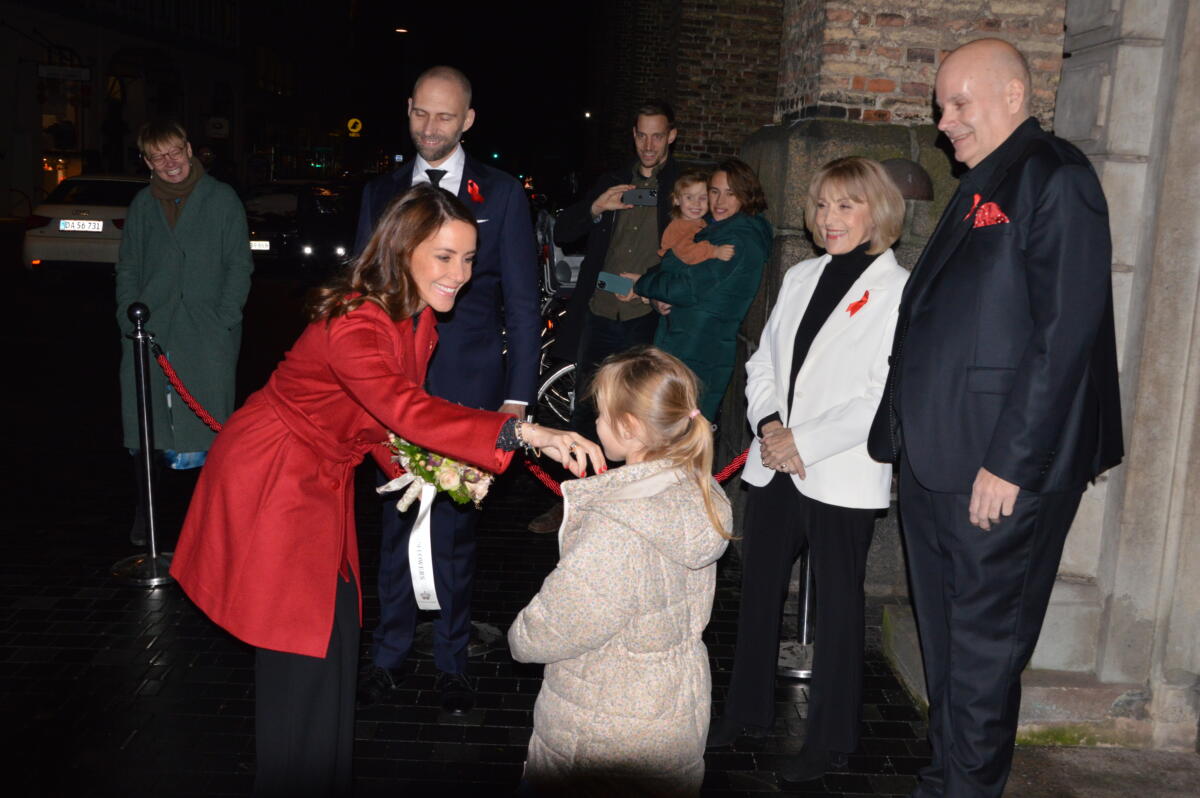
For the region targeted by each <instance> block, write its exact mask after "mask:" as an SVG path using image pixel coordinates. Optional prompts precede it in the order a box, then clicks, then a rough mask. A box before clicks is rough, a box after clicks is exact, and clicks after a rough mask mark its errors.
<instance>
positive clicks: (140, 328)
mask: <svg viewBox="0 0 1200 798" xmlns="http://www.w3.org/2000/svg"><path fill="white" fill-rule="evenodd" d="M128 313H129V320H130V321H132V322H133V332H132V333H130V334H129V335H128V336H127V337H128V338H130V339H131V340H132V341H133V383H134V388H135V390H136V393H137V413H138V447H139V451H138V462H137V468H138V469H139V470H140V472H141V479H140V480H139V488H140V489H141V490H140V492H141V496H139V497H138V498H139V500H140V501H141V502H142V507H144V508H145V510H146V542H147V544H149V551H147V552H145V553H144V554H135V555H133V556H132V557H126V558H125V559H123V560H120V561H118V562H117V563H115V564H114V565H113V567H112V573H113V576H115V577H117V578H118V579H120V580H122V581H124V582H128V583H129V584H131V585H139V586H141V587H157V586H158V585H163V584H166V583H167V582H170V581H172V580H171V575H170V574H169V573H168V571H169V570H170V568H171V553H170V552H160V551H159V550H158V539H157V534H156V532H157V530H156V528H155V516H156V512H155V507H154V481H153V472H152V470H151V466H152V465H153V463H152V458H153V457H154V441H153V437H154V436H153V430H154V428H153V427H152V426H151V417H150V339H151V338H152V337H153V336H152V334H151V333H150V332H148V331H147V330H146V322H147V321H148V320H149V319H150V309H149V308H148V307H146V306H145V305H143V304H142V303H141V302H134V303H133V304H132V305H130V306H129V311H128Z"/></svg>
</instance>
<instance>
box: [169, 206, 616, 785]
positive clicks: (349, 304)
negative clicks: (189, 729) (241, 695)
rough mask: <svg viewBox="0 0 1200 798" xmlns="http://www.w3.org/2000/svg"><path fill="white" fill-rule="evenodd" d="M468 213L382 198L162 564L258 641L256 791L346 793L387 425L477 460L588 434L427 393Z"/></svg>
mask: <svg viewBox="0 0 1200 798" xmlns="http://www.w3.org/2000/svg"><path fill="white" fill-rule="evenodd" d="M475 240H476V227H475V220H474V218H473V217H472V216H471V214H470V213H469V212H468V211H467V209H466V208H464V207H463V206H462V205H461V203H459V202H458V200H457V199H455V198H454V197H452V196H451V195H450V194H448V193H446V192H444V191H441V190H440V189H435V188H432V187H431V186H429V185H427V184H424V185H420V186H416V187H414V188H413V189H412V190H410V191H409V192H407V193H406V194H404V195H403V196H402V197H400V198H399V199H398V200H396V202H394V203H393V204H392V206H391V207H389V208H388V210H387V211H386V212H385V213H384V215H383V217H382V218H381V219H380V221H379V225H378V226H377V228H376V230H375V233H374V235H372V237H371V240H370V241H369V242H368V244H367V246H366V248H365V249H364V251H363V253H362V255H360V256H359V258H358V259H357V260H356V261H355V263H354V264H353V266H352V267H351V268H350V269H349V270H348V272H347V273H346V274H345V275H343V276H341V277H340V278H338V279H337V280H335V281H334V282H333V283H331V284H330V285H329V286H327V287H325V288H322V289H320V290H319V291H318V292H317V293H316V294H315V296H314V298H313V300H312V301H311V303H310V307H309V316H310V319H311V322H312V323H311V324H309V326H308V328H307V329H306V330H305V331H304V333H303V334H301V336H300V338H299V339H298V340H297V341H296V344H295V346H294V347H293V348H292V350H291V351H290V352H288V353H287V355H286V357H285V358H284V361H283V362H282V363H281V364H280V365H279V367H278V368H277V369H276V370H275V373H274V374H272V375H271V378H270V380H269V381H268V382H267V384H266V386H265V387H264V388H263V389H262V390H260V391H258V392H257V393H255V394H254V395H253V396H251V397H250V398H249V399H248V400H247V402H246V404H245V406H244V407H242V408H241V409H240V410H238V411H237V412H236V413H234V414H233V416H231V417H230V419H229V422H228V423H227V424H226V425H225V428H224V430H223V431H222V432H221V434H220V435H218V436H217V439H216V441H215V442H214V444H213V447H212V449H211V451H210V452H209V456H208V461H207V463H206V465H205V467H204V470H203V472H202V473H201V476H200V481H199V483H198V484H197V486H196V493H195V495H194V497H193V499H192V503H191V506H190V508H189V510H188V517H187V520H186V521H185V523H184V527H183V531H182V533H181V534H180V538H179V544H178V546H177V547H176V552H175V558H174V563H173V565H172V567H171V574H172V575H173V576H174V577H175V578H176V579H177V580H178V581H179V584H180V585H181V586H182V587H183V589H184V590H185V591H186V592H187V594H188V596H190V597H191V599H192V600H193V601H194V602H195V603H196V605H197V606H198V607H200V609H202V610H204V612H205V613H207V614H208V616H209V617H210V618H211V619H212V620H213V621H214V622H216V623H217V624H218V625H220V626H222V627H224V628H225V629H226V630H228V631H229V632H230V633H231V634H233V635H234V636H236V637H238V638H240V639H241V640H244V641H245V642H247V643H249V644H250V645H252V646H255V647H256V649H257V653H256V662H255V668H256V685H257V689H256V747H257V752H258V771H257V775H256V781H255V793H256V795H269V796H275V795H280V796H282V795H287V796H308V795H313V796H316V795H321V796H326V795H348V794H349V793H350V789H351V773H350V765H351V759H352V744H353V740H354V725H353V722H354V692H355V673H356V666H357V662H358V633H359V627H360V624H361V601H360V599H359V590H358V585H359V565H358V545H357V541H356V539H355V534H354V467H355V466H356V465H358V464H359V463H360V462H362V460H363V458H364V456H365V455H366V454H368V453H371V454H373V455H375V456H376V458H377V459H378V460H379V461H380V463H381V464H382V465H384V467H385V470H391V471H393V472H394V469H395V466H394V465H393V464H391V463H390V462H389V458H388V455H389V452H388V450H387V449H385V448H384V447H383V446H382V445H381V442H383V441H384V440H386V438H387V432H388V431H392V432H395V433H396V434H397V435H399V436H400V437H402V438H406V439H408V440H410V441H412V442H413V443H415V444H417V445H418V446H422V447H424V448H426V449H429V450H431V451H436V452H438V453H441V454H445V455H447V456H449V457H452V458H455V459H457V460H462V461H464V462H467V463H470V464H472V465H475V466H478V467H480V468H483V469H486V470H488V471H493V472H499V471H502V470H504V468H505V467H506V466H507V465H508V462H509V460H510V459H511V457H512V451H513V450H514V449H516V448H519V447H521V446H527V447H537V448H541V449H542V450H543V451H544V452H545V453H546V454H548V455H550V456H551V457H553V458H554V459H555V460H558V461H560V462H562V463H563V464H564V465H566V466H567V467H568V468H569V469H570V470H572V471H573V472H574V473H576V474H579V475H582V474H583V473H585V471H586V468H587V462H588V460H589V459H590V460H591V463H592V465H593V467H597V466H602V464H603V463H604V460H603V456H602V455H601V453H600V450H599V448H598V447H597V446H596V445H595V444H593V443H592V442H590V441H588V440H586V439H584V438H582V437H580V436H578V435H576V434H574V433H567V432H560V431H557V430H550V429H547V428H544V427H539V426H537V425H534V424H528V423H522V422H520V421H518V420H517V419H516V418H515V417H514V416H511V415H508V414H503V413H494V412H490V411H485V410H472V409H468V408H465V407H462V406H460V405H456V404H453V403H451V402H447V401H445V400H442V399H437V398H434V397H431V396H429V395H428V394H426V393H425V391H424V389H423V388H422V385H423V383H424V380H425V367H426V364H427V363H428V361H429V357H430V355H432V353H433V349H434V346H435V344H436V342H437V333H436V330H435V329H434V327H435V317H434V311H448V310H450V309H451V308H452V307H453V305H454V299H455V295H456V294H457V292H458V290H459V289H460V288H461V287H462V286H463V285H464V284H465V283H466V282H467V280H468V279H470V276H471V262H472V260H473V258H474V253H475Z"/></svg>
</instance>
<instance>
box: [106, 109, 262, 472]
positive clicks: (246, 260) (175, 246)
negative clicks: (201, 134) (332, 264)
mask: <svg viewBox="0 0 1200 798" xmlns="http://www.w3.org/2000/svg"><path fill="white" fill-rule="evenodd" d="M138 147H139V149H140V150H141V152H142V159H143V160H144V161H145V163H146V165H147V166H148V167H150V169H151V171H152V173H153V175H152V177H151V181H150V185H149V186H147V187H146V188H144V189H142V190H141V191H140V192H139V193H138V194H137V196H135V197H134V199H133V202H132V203H131V204H130V206H129V215H128V216H127V217H126V222H125V229H124V234H123V236H122V238H121V251H120V256H119V257H118V260H117V267H116V270H117V289H116V293H117V324H118V325H119V326H120V329H121V332H122V334H127V333H129V332H130V331H131V330H132V323H131V322H130V321H129V317H128V315H127V313H126V312H127V310H128V308H129V306H130V304H132V303H134V302H142V303H145V305H146V306H147V307H148V308H149V309H150V320H149V322H148V324H147V325H146V326H147V329H149V330H151V331H152V332H153V333H154V340H155V341H157V342H158V344H159V345H160V346H162V348H163V350H164V351H165V352H166V354H167V357H168V358H170V360H171V364H172V365H173V366H174V367H175V369H176V371H178V372H179V376H180V378H181V379H182V380H183V381H184V383H185V384H186V385H187V388H188V390H189V391H191V393H192V395H193V396H195V397H196V400H197V401H198V402H199V403H200V404H201V405H203V406H204V408H205V409H206V410H208V412H209V413H211V414H212V415H213V417H214V418H216V419H217V421H220V422H223V421H224V420H225V419H226V418H228V417H229V415H230V413H232V412H233V400H234V371H235V370H236V367H237V357H238V349H239V347H240V346H241V340H242V306H243V305H244V304H245V302H246V295H247V294H248V293H249V290H250V273H251V272H252V271H253V268H254V266H253V262H252V260H251V257H250V236H249V233H248V232H247V228H246V212H245V209H244V208H243V207H242V203H241V200H239V199H238V197H237V194H235V193H234V191H233V189H232V188H230V187H229V186H228V185H226V184H225V183H222V182H220V181H218V180H215V179H213V178H212V177H209V176H208V175H206V174H204V167H203V166H201V165H200V162H199V161H198V160H197V159H195V158H194V157H193V156H192V145H191V144H189V143H188V141H187V134H186V132H185V131H184V130H183V128H182V127H180V126H179V125H178V124H176V123H174V122H167V123H150V124H147V125H146V126H145V127H143V129H142V131H141V133H140V134H139V136H138ZM148 398H149V401H150V409H151V417H152V419H153V426H154V429H153V437H152V442H153V445H154V448H155V449H156V450H159V451H164V452H167V453H168V459H169V460H170V461H171V463H172V465H173V467H176V468H180V467H182V468H189V467H195V466H198V465H200V464H202V463H203V455H202V454H201V453H204V452H207V451H208V448H209V446H211V444H212V440H213V438H214V437H215V435H216V433H214V432H213V431H212V430H210V429H209V428H208V427H207V426H205V424H204V422H203V421H201V420H200V419H199V418H197V417H196V414H195V413H193V412H192V411H191V410H190V409H189V408H188V407H187V405H185V404H184V403H183V402H182V401H181V400H180V399H179V397H178V396H175V395H174V394H173V393H169V392H168V385H167V382H166V380H165V379H164V377H163V374H162V371H161V370H160V369H158V368H155V367H151V369H150V396H149V397H148ZM121 412H122V420H123V422H124V428H125V445H126V446H127V447H129V448H130V449H137V448H138V447H139V442H138V420H137V397H136V395H135V393H134V385H133V354H132V347H131V346H130V345H129V343H128V341H126V340H124V339H123V340H122V355H121ZM178 455H188V456H186V457H182V458H181V457H178Z"/></svg>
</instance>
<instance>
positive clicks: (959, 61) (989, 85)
mask: <svg viewBox="0 0 1200 798" xmlns="http://www.w3.org/2000/svg"><path fill="white" fill-rule="evenodd" d="M1030 94H1031V91H1030V75H1029V65H1028V63H1027V62H1026V61H1025V57H1024V56H1023V55H1021V53H1020V51H1018V50H1017V48H1015V47H1013V46H1012V45H1011V44H1009V43H1008V42H1006V41H1003V40H1002V39H977V40H975V41H973V42H969V43H967V44H964V45H963V46H962V47H959V48H958V49H957V50H955V51H954V52H952V53H950V55H948V56H946V59H945V60H944V61H943V62H942V66H941V68H939V69H938V75H937V103H938V106H940V107H941V109H942V118H941V120H940V121H939V122H938V129H939V130H941V131H942V132H943V133H945V134H946V136H947V138H949V139H950V142H951V144H953V145H954V157H955V158H956V159H958V160H959V161H962V162H963V163H965V164H966V165H967V166H969V167H974V166H975V165H976V164H978V163H979V162H980V161H982V160H983V159H984V158H986V157H987V156H988V155H990V154H991V153H992V151H993V150H995V149H996V148H997V147H999V146H1000V145H1001V144H1003V143H1004V141H1005V139H1007V138H1008V137H1009V136H1010V135H1011V134H1012V132H1013V131H1014V130H1016V129H1017V127H1019V126H1020V124H1021V123H1022V122H1024V121H1025V120H1026V119H1027V118H1028V117H1029V97H1030Z"/></svg>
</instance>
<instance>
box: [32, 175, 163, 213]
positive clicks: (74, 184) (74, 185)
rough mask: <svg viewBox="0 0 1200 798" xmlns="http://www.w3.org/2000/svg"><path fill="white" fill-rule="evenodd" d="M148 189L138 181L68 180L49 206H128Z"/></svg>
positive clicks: (51, 199)
mask: <svg viewBox="0 0 1200 798" xmlns="http://www.w3.org/2000/svg"><path fill="white" fill-rule="evenodd" d="M145 187H146V183H144V182H140V181H137V180H87V179H80V178H74V177H72V178H68V179H67V180H64V181H63V182H61V183H59V184H58V187H57V188H55V189H54V191H52V192H50V196H48V197H46V200H45V201H46V203H47V204H49V205H115V206H118V207H124V206H128V205H129V203H131V202H133V196H134V195H135V194H137V193H138V192H139V191H141V190H142V189H143V188H145Z"/></svg>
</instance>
